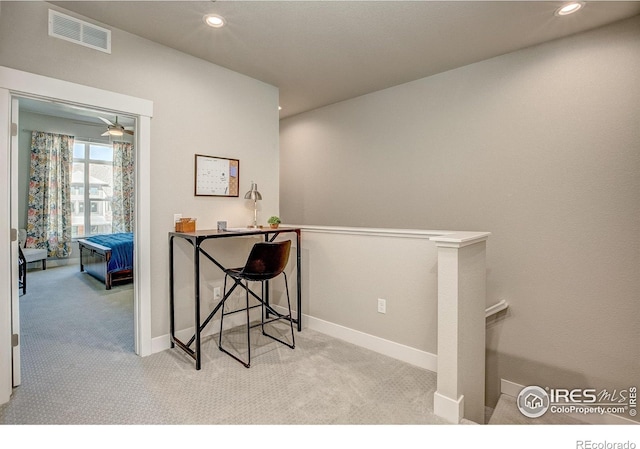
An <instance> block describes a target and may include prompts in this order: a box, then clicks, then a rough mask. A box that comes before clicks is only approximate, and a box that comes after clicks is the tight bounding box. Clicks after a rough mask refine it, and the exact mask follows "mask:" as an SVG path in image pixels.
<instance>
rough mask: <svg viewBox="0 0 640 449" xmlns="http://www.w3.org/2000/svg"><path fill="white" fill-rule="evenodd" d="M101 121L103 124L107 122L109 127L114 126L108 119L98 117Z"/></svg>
mask: <svg viewBox="0 0 640 449" xmlns="http://www.w3.org/2000/svg"><path fill="white" fill-rule="evenodd" d="M98 118H99V119H100V120H102V121H103V122H105V123H106V124H107V125H109V126H113V123H111V122H110V121H109V120H107V119H106V118H103V117H98Z"/></svg>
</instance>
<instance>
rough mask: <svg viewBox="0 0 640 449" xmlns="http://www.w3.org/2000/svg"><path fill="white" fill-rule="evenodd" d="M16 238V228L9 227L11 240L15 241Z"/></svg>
mask: <svg viewBox="0 0 640 449" xmlns="http://www.w3.org/2000/svg"><path fill="white" fill-rule="evenodd" d="M16 240H18V230H17V229H13V228H11V241H12V242H15V241H16Z"/></svg>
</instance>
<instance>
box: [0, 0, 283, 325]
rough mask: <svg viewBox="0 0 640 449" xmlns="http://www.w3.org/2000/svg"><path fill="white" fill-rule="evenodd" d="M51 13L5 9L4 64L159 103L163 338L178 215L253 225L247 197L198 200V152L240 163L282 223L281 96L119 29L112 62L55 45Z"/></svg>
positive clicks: (34, 6) (155, 270)
mask: <svg viewBox="0 0 640 449" xmlns="http://www.w3.org/2000/svg"><path fill="white" fill-rule="evenodd" d="M49 7H51V5H50V4H47V3H44V2H3V3H2V14H0V65H2V66H7V67H11V68H14V69H18V70H23V71H26V72H32V73H36V74H40V75H45V76H48V77H52V78H57V79H61V80H66V81H71V82H74V83H78V84H84V85H88V86H92V87H96V88H100V89H106V90H110V91H113V92H118V93H122V94H126V95H131V96H135V97H139V98H144V99H147V100H151V101H153V104H154V116H153V118H152V120H151V167H150V177H151V192H152V193H151V205H150V209H151V217H150V222H151V231H150V233H151V235H150V240H151V267H150V269H151V320H152V330H151V333H152V336H153V337H159V336H164V335H166V334H167V333H168V331H169V314H168V310H169V295H168V284H169V281H168V273H169V267H168V244H167V241H168V240H167V233H168V232H169V231H171V230H172V228H173V214H174V213H181V214H182V215H183V216H184V217H195V218H197V220H198V221H197V226H198V228H199V229H212V228H215V226H216V221H217V220H223V219H226V220H227V221H228V222H229V226H244V225H246V224H248V223H249V222H250V220H251V219H252V209H251V208H250V205H249V204H246V202H245V201H244V199H243V198H242V197H240V198H212V197H194V195H193V189H194V179H193V177H194V154H196V153H198V154H207V155H212V156H221V157H232V158H237V159H240V188H241V190H243V191H244V190H245V189H246V190H248V189H249V187H250V183H251V180H254V181H256V182H257V183H258V185H259V187H260V191H261V193H262V195H263V201H262V202H261V204H260V207H261V208H262V211H263V212H262V213H263V214H264V215H267V216H269V215H279V198H278V191H279V179H278V177H279V174H278V173H279V159H278V89H277V88H275V87H273V86H270V85H267V84H264V83H262V82H259V81H256V80H254V79H251V78H249V77H247V76H244V75H240V74H238V73H235V72H232V71H230V70H227V69H224V68H222V67H219V66H216V65H214V64H210V63H208V62H205V61H203V60H201V59H197V58H194V57H191V56H188V55H185V54H183V53H180V52H178V51H175V50H172V49H170V48H167V47H164V46H162V45H158V44H155V43H153V42H150V41H147V40H145V39H142V38H139V37H137V36H134V35H132V34H129V33H126V32H123V31H121V30H118V29H113V30H112V31H113V34H112V53H111V54H105V53H102V52H99V51H96V50H92V49H90V48H85V47H82V46H78V45H75V44H72V43H70V42H66V41H63V40H60V39H56V38H52V37H49V36H48V35H47V21H48V17H47V14H48V9H49ZM56 9H57V8H56ZM70 15H74V14H70ZM203 25H204V24H203ZM204 28H207V27H206V26H204V27H203V29H202V30H199V31H198V30H197V29H195V28H194V30H193V33H194V36H197V34H198V32H202V33H210V29H207V30H204ZM204 35H205V36H206V35H208V34H204ZM263 220H265V218H264V217H263Z"/></svg>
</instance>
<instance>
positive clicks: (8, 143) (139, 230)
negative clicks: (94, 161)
mask: <svg viewBox="0 0 640 449" xmlns="http://www.w3.org/2000/svg"><path fill="white" fill-rule="evenodd" d="M15 98H32V99H36V100H41V101H45V102H54V103H59V104H67V105H72V106H75V107H80V108H86V109H90V110H99V111H106V112H110V113H118V114H124V115H129V116H131V117H133V118H135V121H136V133H135V134H136V137H135V141H136V147H137V150H136V160H137V162H138V164H137V168H136V174H135V178H136V182H135V185H136V201H135V203H136V210H135V230H134V235H135V244H134V248H135V256H134V261H135V262H134V272H135V273H136V282H135V285H134V335H135V352H136V354H138V355H140V356H145V355H149V354H151V323H150V320H151V304H150V289H151V286H150V239H149V234H150V232H149V231H150V176H149V171H150V127H151V126H150V125H151V116H152V111H153V103H152V102H150V101H148V100H144V99H140V98H135V97H131V96H128V95H122V94H119V93H115V92H109V91H104V90H101V89H96V88H92V87H88V86H82V85H78V84H75V83H70V82H66V81H61V80H56V79H53V78H48V77H44V76H40V75H35V74H31V73H27V72H22V71H19V70H15V69H10V68H7V67H1V66H0V142H2V144H1V145H0V160H4V161H7V167H11V169H10V170H8V175H9V176H8V177H0V187H2V188H0V190H4V191H5V192H11V195H8V196H5V197H2V198H0V217H2V218H0V235H11V241H1V240H0V253H1V254H5V255H7V256H6V257H4V258H2V259H0V285H3V287H0V288H1V290H0V336H1V337H2V338H1V339H0V341H5V342H12V343H13V344H12V345H9V344H4V345H0V404H2V403H4V402H7V401H8V400H9V399H10V396H11V391H12V387H13V384H12V381H11V379H12V373H13V361H14V359H15V356H14V353H15V352H16V351H17V352H18V354H19V349H20V348H19V322H18V323H16V319H15V316H16V315H17V314H15V313H13V312H15V310H16V309H17V308H18V307H19V306H18V301H17V298H18V289H17V265H18V263H17V260H18V259H17V257H13V256H14V255H17V252H18V250H17V245H18V242H17V226H18V222H17V215H18V211H17V202H16V201H15V200H14V201H12V200H11V198H16V197H17V192H16V191H15V190H16V187H15V186H16V183H15V180H16V179H17V168H16V167H17V163H15V162H16V161H15V158H16V156H15V155H13V156H12V154H13V149H12V146H14V147H15V145H16V140H17V139H16V138H15V137H13V136H15V135H16V133H17V132H18V128H19V126H18V124H14V123H13V121H12V118H11V111H12V99H15ZM16 154H17V153H16ZM12 315H13V317H14V319H12ZM16 324H17V325H16ZM12 335H14V337H12ZM5 337H6V338H5ZM18 360H19V357H18Z"/></svg>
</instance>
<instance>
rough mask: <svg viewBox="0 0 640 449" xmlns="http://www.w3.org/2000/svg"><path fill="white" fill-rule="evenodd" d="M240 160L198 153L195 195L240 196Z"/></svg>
mask: <svg viewBox="0 0 640 449" xmlns="http://www.w3.org/2000/svg"><path fill="white" fill-rule="evenodd" d="M239 185H240V161H239V160H238V159H228V158H225V157H216V156H205V155H203V154H196V162H195V196H230V197H237V196H238V186H239Z"/></svg>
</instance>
